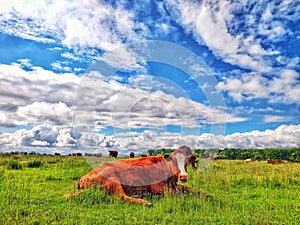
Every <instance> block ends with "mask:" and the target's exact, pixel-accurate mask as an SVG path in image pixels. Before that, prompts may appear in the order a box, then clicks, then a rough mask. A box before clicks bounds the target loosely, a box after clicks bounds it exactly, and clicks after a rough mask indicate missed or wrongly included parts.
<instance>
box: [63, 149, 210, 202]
mask: <svg viewBox="0 0 300 225" xmlns="http://www.w3.org/2000/svg"><path fill="white" fill-rule="evenodd" d="M183 147H186V146H182V147H181V148H179V149H178V150H176V151H175V152H173V153H172V154H171V155H167V156H149V157H144V158H135V159H125V160H119V161H114V162H105V163H103V164H101V165H100V166H99V167H98V168H97V169H94V170H92V171H91V172H89V173H88V174H86V175H85V176H83V177H82V178H81V179H79V181H78V189H79V190H80V192H78V193H77V194H69V195H68V197H71V196H74V195H78V194H80V193H81V191H82V190H83V189H87V188H89V187H91V186H92V185H93V184H95V185H97V187H99V188H100V189H102V190H106V191H107V192H108V193H109V194H110V195H111V196H116V197H118V198H120V199H122V200H124V201H128V202H131V203H135V204H141V205H147V206H150V205H152V203H150V202H149V201H147V200H145V199H142V198H136V197H134V196H135V195H136V194H137V193H150V194H152V195H158V196H162V195H163V194H164V192H165V191H169V192H171V193H173V194H175V193H177V192H180V193H194V194H196V195H199V196H209V195H207V194H206V193H204V192H201V191H195V190H193V189H192V188H190V187H188V186H185V185H180V184H178V180H180V181H181V182H186V181H187V180H188V174H187V172H186V167H187V164H188V163H191V162H193V161H195V160H196V157H195V156H193V155H186V151H184V148H183ZM181 149H182V150H181Z"/></svg>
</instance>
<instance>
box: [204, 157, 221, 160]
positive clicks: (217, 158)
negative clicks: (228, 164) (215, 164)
mask: <svg viewBox="0 0 300 225" xmlns="http://www.w3.org/2000/svg"><path fill="white" fill-rule="evenodd" d="M207 159H208V160H220V159H222V158H221V157H220V156H215V157H210V158H207Z"/></svg>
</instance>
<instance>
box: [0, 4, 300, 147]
mask: <svg viewBox="0 0 300 225" xmlns="http://www.w3.org/2000/svg"><path fill="white" fill-rule="evenodd" d="M0 25H1V26H0V99H1V101H0V132H1V133H0V150H2V151H7V150H10V149H14V148H16V149H25V148H35V149H36V150H37V151H39V150H45V149H48V151H52V152H53V151H62V152H63V151H66V150H67V149H69V150H72V149H73V148H79V149H80V150H83V151H85V150H88V151H107V150H108V149H118V150H120V151H124V152H127V151H131V150H133V151H141V150H145V149H150V148H163V147H172V148H176V147H179V146H180V145H183V144H186V145H189V146H191V147H192V148H225V147H236V148H264V147H285V148H286V147H299V146H300V141H299V140H298V139H299V136H300V123H299V118H300V116H299V114H300V113H299V104H300V76H299V71H300V40H299V39H300V3H299V2H298V1H290V0H285V1H284V0H281V1H280V0H278V1H277V0H276V1H260V2H257V1H254V0H245V1H240V2H236V1H230V0H229V1H215V0H206V1H187V0H163V1H125V0H124V1H123V0H122V1H96V0H90V1H84V2H82V1H77V0H73V1H51V2H49V1H42V0H39V1H33V0H32V1H30V0H27V1H21V0H16V1H5V0H4V1H2V2H1V7H0ZM111 71H113V73H110V72H111Z"/></svg>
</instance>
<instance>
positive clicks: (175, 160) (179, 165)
mask: <svg viewBox="0 0 300 225" xmlns="http://www.w3.org/2000/svg"><path fill="white" fill-rule="evenodd" d="M164 157H165V159H166V160H167V163H168V167H169V169H170V171H171V173H172V175H176V176H177V178H178V180H180V181H181V182H186V181H187V180H188V174H187V172H186V171H187V170H186V168H187V165H188V163H192V162H193V161H195V160H196V156H194V155H186V153H185V152H184V151H182V150H181V149H178V150H176V151H175V152H173V153H172V154H171V155H165V156H164Z"/></svg>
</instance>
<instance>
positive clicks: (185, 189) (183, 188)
mask: <svg viewBox="0 0 300 225" xmlns="http://www.w3.org/2000/svg"><path fill="white" fill-rule="evenodd" d="M176 188H177V190H178V191H179V192H180V193H193V194H196V195H198V196H202V197H208V198H211V197H212V196H211V195H209V194H207V193H205V192H202V191H196V190H194V189H192V188H190V187H188V186H186V185H181V184H177V187H176Z"/></svg>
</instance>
